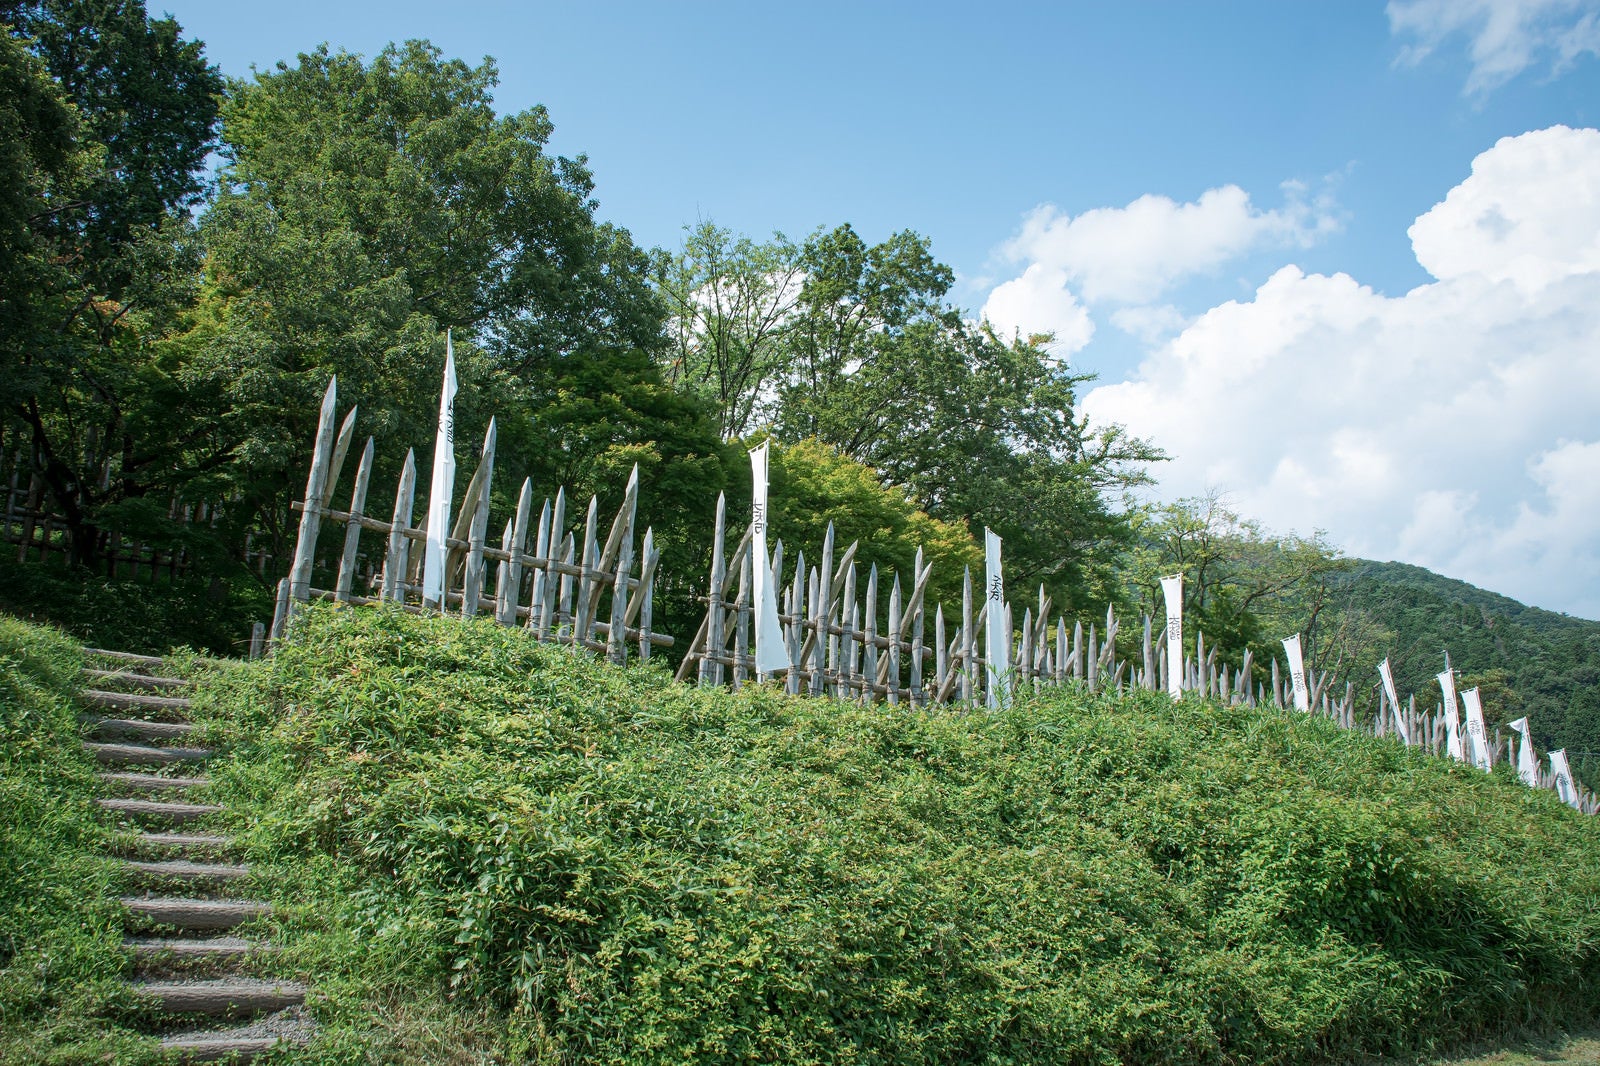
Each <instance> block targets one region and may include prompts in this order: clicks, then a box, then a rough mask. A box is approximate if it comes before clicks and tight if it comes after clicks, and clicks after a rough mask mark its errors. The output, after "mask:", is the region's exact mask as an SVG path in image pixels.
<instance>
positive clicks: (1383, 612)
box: [1345, 560, 1600, 783]
mask: <svg viewBox="0 0 1600 1066" xmlns="http://www.w3.org/2000/svg"><path fill="white" fill-rule="evenodd" d="M1346 581H1347V584H1346V586H1345V594H1346V596H1347V597H1348V600H1347V609H1348V608H1355V609H1357V610H1360V611H1363V612H1366V613H1367V614H1368V615H1370V617H1371V618H1372V619H1373V620H1374V621H1376V622H1377V623H1378V624H1379V625H1380V626H1381V627H1382V628H1383V629H1386V630H1388V631H1389V632H1390V633H1391V634H1392V638H1391V640H1390V642H1389V644H1388V646H1387V649H1384V648H1379V649H1377V655H1378V657H1380V658H1381V657H1382V655H1383V654H1384V651H1385V650H1387V652H1388V654H1389V656H1390V661H1391V663H1392V664H1393V666H1394V671H1395V683H1396V685H1397V686H1398V687H1399V689H1400V691H1401V693H1402V697H1403V695H1404V693H1406V692H1407V691H1411V692H1415V693H1417V696H1418V700H1419V701H1421V700H1423V699H1425V698H1426V699H1429V700H1431V701H1433V702H1437V700H1438V697H1439V688H1438V685H1437V683H1436V682H1435V681H1434V675H1435V674H1437V673H1438V672H1439V671H1440V670H1442V669H1444V652H1445V650H1446V649H1448V650H1449V652H1450V660H1451V663H1452V665H1454V666H1455V667H1456V668H1457V669H1459V670H1460V671H1461V672H1462V674H1463V682H1462V684H1463V687H1470V686H1471V685H1475V684H1476V685H1480V686H1481V687H1482V689H1483V693H1484V710H1485V713H1486V714H1487V715H1488V717H1489V719H1490V721H1491V722H1502V723H1503V722H1507V721H1510V720H1511V719H1514V718H1519V717H1521V716H1523V715H1527V716H1528V719H1529V722H1530V724H1531V725H1532V728H1533V736H1534V740H1535V741H1536V742H1537V744H1538V746H1539V748H1540V750H1541V751H1549V750H1551V749H1555V748H1566V749H1568V751H1569V752H1570V753H1571V756H1572V764H1573V768H1574V770H1575V771H1577V772H1578V774H1579V775H1580V776H1582V777H1584V778H1585V779H1586V780H1588V781H1590V782H1591V783H1592V782H1594V781H1595V780H1596V777H1597V773H1600V757H1597V756H1595V755H1593V754H1590V755H1580V754H1578V753H1581V752H1588V753H1595V752H1600V622H1593V621H1588V620H1586V619H1582V618H1573V617H1571V616H1569V615H1564V614H1557V613H1555V612H1553V611H1546V610H1541V609H1540V608H1538V607H1529V606H1526V605H1525V604H1521V603H1518V602H1517V601H1516V600H1513V599H1509V598H1508V597H1505V596H1500V595H1497V594H1496V593H1493V592H1487V591H1485V590H1483V589H1480V588H1477V587H1476V586H1473V585H1469V584H1467V583H1466V582H1464V581H1457V580H1455V579H1453V578H1448V577H1443V576H1441V575H1439V574H1435V573H1433V572H1432V571H1430V570H1424V569H1423V568H1422V567H1419V566H1409V565H1407V564H1405V563H1392V562H1390V563H1379V562H1372V561H1368V560H1362V561H1360V563H1359V565H1358V566H1357V568H1356V569H1355V570H1353V571H1352V572H1351V573H1350V574H1349V576H1348V577H1347V578H1346Z"/></svg>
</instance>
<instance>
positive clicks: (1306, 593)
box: [1122, 493, 1383, 684]
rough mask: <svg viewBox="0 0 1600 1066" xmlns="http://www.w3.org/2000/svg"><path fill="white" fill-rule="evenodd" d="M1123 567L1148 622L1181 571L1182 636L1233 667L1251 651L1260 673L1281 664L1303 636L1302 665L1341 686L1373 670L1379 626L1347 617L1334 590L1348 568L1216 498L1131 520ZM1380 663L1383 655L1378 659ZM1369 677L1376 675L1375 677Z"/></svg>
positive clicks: (1305, 540) (1327, 552)
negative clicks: (1293, 638)
mask: <svg viewBox="0 0 1600 1066" xmlns="http://www.w3.org/2000/svg"><path fill="white" fill-rule="evenodd" d="M1134 535H1135V539H1136V543H1135V546H1134V547H1133V548H1132V549H1131V550H1130V551H1129V552H1128V553H1127V555H1126V556H1125V557H1124V561H1123V564H1122V566H1123V572H1124V576H1125V580H1126V582H1127V586H1126V587H1127V598H1128V600H1129V601H1131V603H1132V604H1133V606H1134V607H1135V608H1136V609H1137V610H1140V611H1142V612H1144V613H1147V614H1150V615H1151V616H1158V615H1159V614H1160V613H1161V611H1162V610H1163V607H1162V604H1163V599H1162V596H1161V578H1162V576H1164V575H1167V574H1174V573H1182V574H1183V577H1184V584H1183V610H1184V616H1185V619H1186V623H1185V629H1184V636H1185V640H1186V642H1187V643H1188V647H1187V649H1186V650H1187V651H1189V652H1190V653H1192V652H1193V651H1194V639H1195V635H1197V634H1199V633H1204V634H1205V638H1206V643H1207V645H1208V646H1210V647H1215V648H1218V649H1220V651H1219V654H1221V655H1222V656H1223V658H1224V659H1226V660H1227V661H1229V662H1230V663H1231V664H1232V665H1234V666H1237V665H1238V663H1239V661H1240V659H1242V658H1243V655H1244V652H1245V650H1246V649H1248V650H1249V651H1250V652H1251V653H1252V655H1253V657H1254V660H1255V662H1256V664H1257V666H1258V667H1259V668H1262V669H1269V667H1268V664H1270V663H1271V662H1272V660H1273V659H1275V658H1281V657H1282V653H1283V649H1282V647H1281V645H1280V644H1279V643H1278V642H1279V641H1280V640H1282V639H1283V638H1284V637H1288V636H1290V635H1292V634H1294V633H1299V634H1301V636H1302V639H1303V647H1304V651H1305V657H1306V663H1307V665H1308V666H1309V667H1311V668H1312V669H1313V670H1315V671H1317V672H1318V673H1323V672H1327V673H1328V674H1329V675H1330V677H1331V678H1332V679H1333V680H1334V681H1335V682H1336V683H1340V684H1342V682H1343V681H1344V680H1346V679H1347V678H1353V677H1354V676H1355V674H1356V673H1357V664H1358V663H1359V664H1360V666H1364V667H1367V668H1370V667H1371V666H1372V663H1373V662H1375V661H1376V660H1375V659H1373V658H1372V657H1371V650H1372V647H1373V646H1374V645H1375V642H1378V641H1381V639H1382V636H1383V632H1382V630H1381V628H1379V627H1375V626H1373V625H1371V624H1370V619H1365V618H1363V617H1360V616H1359V615H1358V614H1356V613H1353V612H1351V613H1347V612H1346V610H1345V604H1344V602H1343V597H1342V595H1341V593H1340V589H1341V588H1342V587H1343V580H1344V578H1345V577H1346V575H1348V573H1349V572H1350V571H1351V569H1352V568H1353V567H1354V565H1355V564H1354V563H1353V561H1351V560H1349V559H1346V558H1344V557H1342V556H1341V555H1340V554H1339V552H1338V550H1337V549H1335V548H1334V547H1332V546H1331V545H1330V544H1329V543H1328V542H1327V539H1326V537H1324V536H1323V535H1322V534H1321V533H1315V534H1313V535H1311V536H1309V537H1302V536H1297V535H1293V534H1290V535H1284V536H1279V535H1275V534H1272V533H1269V532H1268V531H1267V530H1265V529H1264V528H1263V527H1262V526H1261V524H1260V523H1259V522H1256V521H1254V520H1252V519H1247V518H1244V517H1242V516H1240V515H1239V514H1238V513H1237V512H1236V511H1234V510H1233V509H1232V508H1231V507H1229V506H1228V504H1227V502H1226V501H1225V500H1224V499H1223V497H1221V496H1220V495H1218V494H1216V493H1211V494H1208V495H1206V496H1202V497H1190V498H1187V499H1182V500H1178V501H1177V502H1175V503H1171V504H1166V505H1163V506H1160V507H1156V508H1152V509H1149V510H1147V511H1145V512H1143V513H1142V514H1141V515H1140V516H1139V517H1138V519H1137V521H1136V525H1135V530H1134ZM1380 657H1381V656H1380ZM1374 676H1375V675H1374Z"/></svg>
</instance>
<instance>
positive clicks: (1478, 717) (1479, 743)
mask: <svg viewBox="0 0 1600 1066" xmlns="http://www.w3.org/2000/svg"><path fill="white" fill-rule="evenodd" d="M1461 702H1462V703H1464V704H1466V707H1467V736H1468V737H1471V738H1472V763H1473V765H1474V766H1476V767H1477V768H1478V769H1480V770H1487V769H1489V766H1490V762H1489V734H1488V733H1487V732H1486V731H1485V730H1484V725H1483V704H1482V702H1480V701H1479V699H1478V690H1477V688H1476V686H1474V687H1473V688H1469V689H1467V690H1466V691H1465V692H1463V693H1462V694H1461Z"/></svg>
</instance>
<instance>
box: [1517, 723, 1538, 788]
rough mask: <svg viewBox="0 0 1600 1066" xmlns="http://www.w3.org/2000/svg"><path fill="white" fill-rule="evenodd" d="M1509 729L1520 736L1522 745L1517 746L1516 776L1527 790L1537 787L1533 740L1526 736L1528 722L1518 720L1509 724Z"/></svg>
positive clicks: (1536, 760) (1536, 763) (1536, 761)
mask: <svg viewBox="0 0 1600 1066" xmlns="http://www.w3.org/2000/svg"><path fill="white" fill-rule="evenodd" d="M1511 728H1512V729H1515V730H1516V731H1517V732H1518V733H1520V734H1522V743H1520V744H1518V745H1517V776H1518V777H1520V778H1522V783H1523V784H1524V785H1527V786H1528V787H1529V788H1538V787H1539V760H1538V759H1537V758H1535V757H1534V754H1533V738H1532V737H1530V736H1529V735H1528V720H1527V719H1526V718H1518V719H1517V720H1516V721H1515V722H1512V723H1511Z"/></svg>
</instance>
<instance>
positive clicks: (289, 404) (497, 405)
mask: <svg viewBox="0 0 1600 1066" xmlns="http://www.w3.org/2000/svg"><path fill="white" fill-rule="evenodd" d="M495 83H496V72H495V67H494V64H493V62H492V61H487V60H486V61H485V62H484V63H482V64H481V65H479V66H477V67H469V66H468V65H466V64H464V63H462V62H460V61H459V60H449V59H445V58H444V57H443V56H442V55H441V53H440V51H439V50H438V49H437V48H435V47H433V46H432V45H430V44H428V43H426V42H422V41H410V42H407V43H406V44H404V45H400V46H395V45H391V46H389V47H388V48H386V49H384V51H383V52H381V53H380V54H379V55H378V56H376V57H375V58H373V59H372V60H371V62H366V61H364V60H363V59H362V58H361V57H359V56H355V55H351V54H349V53H346V52H330V51H329V50H328V49H327V48H326V47H323V48H320V49H318V50H317V51H315V52H311V53H308V54H304V55H301V56H300V57H299V59H298V61H297V62H296V63H295V64H294V65H289V64H284V63H280V64H279V65H278V66H277V67H276V68H275V69H274V70H271V71H266V72H262V73H258V74H256V75H255V77H254V78H252V79H250V80H248V81H241V82H235V83H233V84H232V85H231V86H230V96H229V100H228V102H227V104H226V107H225V109H224V134H223V148H222V154H223V158H224V161H225V162H224V165H223V167H222V169H221V172H220V175H219V187H218V191H217V194H216V198H215V200H214V202H213V204H212V206H211V209H210V210H209V212H208V213H207V214H206V216H205V219H204V221H203V223H202V234H203V237H204V239H205V245H206V251H207V256H208V259H207V270H206V285H207V287H206V295H205V299H204V300H202V304H201V307H200V308H199V309H198V310H197V312H196V314H195V315H194V316H193V319H192V321H191V322H190V324H189V325H190V328H189V329H188V330H187V331H186V334H185V336H183V337H181V338H178V339H177V340H176V341H175V342H174V343H175V344H176V345H179V346H181V348H182V349H183V353H184V354H183V360H184V362H185V364H186V366H187V367H188V374H189V376H190V378H191V379H192V380H193V381H195V382H197V383H203V385H204V387H205V388H206V389H207V390H209V391H210V393H211V395H212V397H213V404H214V410H215V411H216V417H217V418H219V419H222V420H225V421H226V422H227V423H228V429H227V434H226V435H227V436H228V437H230V438H231V439H232V440H233V441H234V443H233V445H232V447H233V454H234V455H235V457H236V459H237V461H236V462H235V463H234V464H233V466H232V467H231V468H230V470H229V472H228V476H230V477H232V478H234V479H235V481H236V485H235V488H237V489H239V490H241V491H243V492H244V493H245V494H246V497H247V499H248V500H250V501H251V503H252V507H253V510H254V511H255V512H256V513H257V514H259V515H260V520H261V521H263V522H266V523H269V524H273V525H275V527H276V528H277V529H278V530H280V531H281V532H282V533H283V534H284V535H287V532H288V524H289V523H288V518H289V515H288V512H287V510H286V506H287V501H288V499H289V498H290V496H291V495H292V494H293V493H294V492H295V491H296V489H297V487H298V485H297V480H298V479H299V478H301V477H303V476H304V464H305V462H306V460H307V453H308V450H309V441H310V439H311V436H312V424H313V421H312V420H313V419H314V417H315V412H316V401H317V398H318V397H319V395H320V393H321V390H322V388H323V387H324V385H325V384H326V381H327V379H328V376H329V375H330V374H337V375H338V376H339V379H340V383H341V394H342V396H343V397H344V398H345V400H346V401H347V402H354V403H357V404H359V405H360V406H361V408H362V410H363V424H364V425H365V427H366V428H367V429H368V431H369V432H373V433H375V434H377V435H378V436H379V439H380V440H382V441H384V442H385V443H386V444H388V445H389V446H388V447H386V448H385V449H384V456H385V458H384V460H383V462H384V463H385V464H387V466H386V467H381V468H380V473H382V474H383V475H385V476H384V477H383V478H381V479H380V481H379V482H377V483H378V484H383V483H385V481H386V480H387V475H388V474H390V473H392V471H393V467H394V466H396V465H398V463H399V460H400V457H401V456H402V455H403V454H404V445H405V444H408V443H410V444H417V445H421V446H424V447H426V446H427V442H429V441H431V439H432V427H433V419H434V415H433V412H434V410H435V407H436V404H437V391H438V382H439V378H440V369H441V366H442V363H443V358H444V344H443V332H444V330H445V329H447V328H453V329H454V331H455V336H456V353H457V362H458V373H459V376H460V381H461V392H460V394H459V397H458V425H459V426H460V427H461V430H460V432H459V433H458V437H457V439H458V441H459V442H461V446H462V447H463V448H464V449H465V448H469V447H471V443H470V442H471V441H472V440H473V438H474V434H475V433H478V432H481V430H482V426H483V425H484V423H485V422H486V421H487V419H488V416H489V415H490V414H492V413H497V412H498V413H499V414H500V415H501V441H502V448H501V460H500V462H501V467H502V469H506V470H511V471H515V470H517V469H518V467H519V466H522V465H534V464H536V463H541V462H544V463H546V465H550V464H549V462H547V461H548V460H550V456H549V455H548V454H545V453H539V454H535V448H534V445H533V444H532V443H531V442H532V441H534V440H535V439H536V438H538V436H539V435H538V434H537V433H534V432H532V431H531V430H527V429H526V428H524V427H518V426H516V425H513V424H511V423H512V421H513V417H512V416H513V413H514V412H515V413H517V414H518V416H519V417H522V418H525V419H526V418H534V417H541V418H542V417H546V416H549V417H551V418H552V419H553V421H555V422H556V423H559V424H562V425H566V426H571V425H572V424H573V418H575V417H576V412H577V411H578V410H580V409H582V407H583V405H584V404H585V403H586V402H588V400H591V399H594V398H595V397H593V396H589V397H586V396H584V395H581V394H577V393H573V392H571V391H570V390H569V389H567V387H566V386H565V385H562V384H560V383H562V382H569V383H570V382H571V381H572V380H574V378H573V373H572V368H573V367H574V366H578V365H580V364H582V363H583V362H584V361H585V360H590V359H593V360H597V361H598V363H599V364H602V365H603V366H604V367H607V368H609V369H608V370H606V371H605V373H602V374H587V373H579V374H578V375H577V378H576V380H581V381H586V382H597V381H600V380H602V379H606V378H607V375H612V374H616V373H625V374H632V375H634V378H633V379H632V381H633V384H635V385H637V386H639V388H640V389H643V390H644V391H645V392H648V391H649V387H650V382H651V381H652V380H659V378H658V377H657V375H656V371H655V370H654V368H653V367H652V366H651V365H650V362H651V357H652V356H654V355H655V354H656V353H657V352H658V351H659V350H660V349H661V347H662V345H663V343H664V339H663V333H662V323H663V319H664V313H663V310H662V307H661V304H660V302H659V301H658V299H657V298H656V296H655V294H654V293H653V291H652V289H651V287H650V280H649V269H648V268H649V264H648V260H647V257H646V256H645V255H644V254H643V253H642V252H640V251H639V250H638V249H637V248H636V247H635V246H634V245H633V242H632V240H631V238H629V236H628V234H627V233H626V231H623V230H619V229H616V228H614V227H611V226H608V225H604V224H601V223H598V222H596V221H595V219H594V210H595V206H596V205H595V202H594V200H593V199H592V192H593V182H592V179H591V177H590V174H589V171H588V169H587V167H586V165H585V163H584V161H583V159H582V158H578V159H564V158H558V157H552V156H550V155H548V154H547V153H546V152H545V145H546V143H547V141H548V139H549V136H550V133H551V130H552V125H551V122H550V119H549V116H548V115H547V113H546V112H545V110H544V109H543V108H542V107H536V108H532V109H530V110H527V111H523V112H520V113H517V114H513V115H507V116H497V115H496V114H495V112H494V108H493V106H492V104H493V101H492V91H493V88H494V85H495ZM630 352H636V353H642V354H643V355H644V356H645V358H643V359H638V358H634V357H632V356H630V355H627V354H626V353H630ZM619 353H620V354H619ZM606 387H607V388H610V386H606ZM635 394H636V392H634V391H630V389H627V388H624V389H620V390H619V389H613V390H612V391H611V392H610V393H608V394H607V395H609V396H613V397H615V396H627V395H635ZM569 400H570V401H571V402H572V403H573V404H574V405H575V406H574V408H573V409H572V410H568V411H566V412H565V413H561V412H555V413H552V409H553V408H560V407H561V406H562V405H563V404H566V403H568V402H569ZM608 424H609V425H613V426H615V425H617V424H618V422H617V421H616V420H613V421H611V422H609V423H608ZM656 424H658V425H659V424H661V423H660V421H659V420H658V421H657V423H656ZM687 424H688V426H689V427H690V429H691V430H692V432H691V434H690V435H691V436H692V435H693V433H697V432H699V431H698V430H697V429H694V428H693V427H695V426H696V425H697V423H695V422H694V420H692V419H690V420H689V421H688V423H687ZM623 435H624V437H627V438H628V439H633V438H634V437H635V436H636V427H635V428H633V429H629V430H627V431H625V432H624V433H623ZM580 436H581V435H580ZM391 442H392V443H391ZM713 443H714V442H713ZM680 450H681V449H680ZM690 450H693V449H690ZM574 487H576V486H574ZM552 489H553V486H552ZM713 496H714V493H713Z"/></svg>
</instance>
